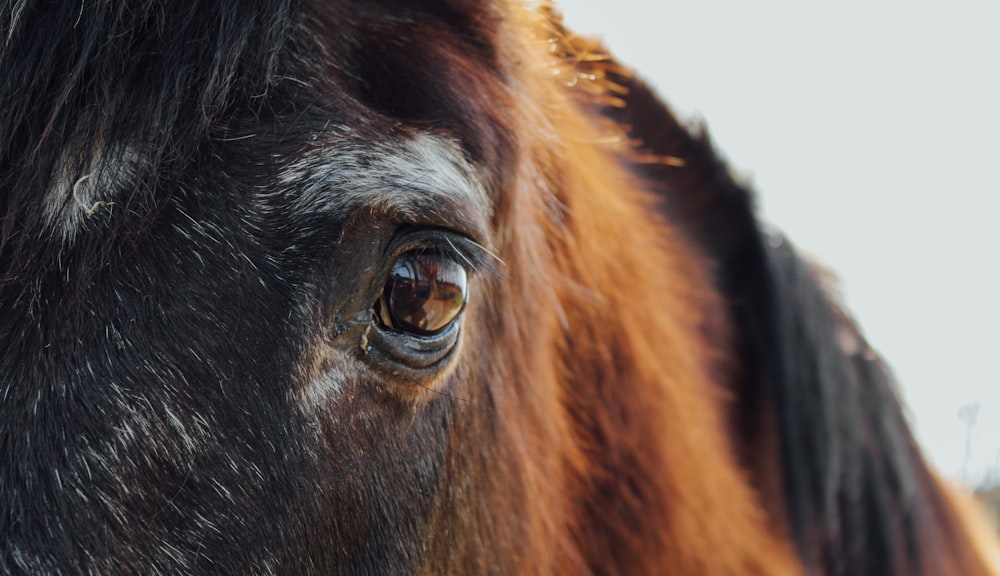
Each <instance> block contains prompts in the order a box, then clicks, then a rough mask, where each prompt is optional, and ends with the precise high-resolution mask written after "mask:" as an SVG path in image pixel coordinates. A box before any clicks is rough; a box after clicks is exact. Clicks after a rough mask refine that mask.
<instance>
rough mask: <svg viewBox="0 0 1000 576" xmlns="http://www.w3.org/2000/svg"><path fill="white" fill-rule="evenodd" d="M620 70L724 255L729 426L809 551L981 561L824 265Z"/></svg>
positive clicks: (712, 255) (695, 220)
mask: <svg viewBox="0 0 1000 576" xmlns="http://www.w3.org/2000/svg"><path fill="white" fill-rule="evenodd" d="M575 41H576V42H577V43H578V44H579V47H578V50H584V51H587V52H589V53H591V54H601V53H604V52H603V50H602V49H601V47H600V46H598V45H595V44H593V43H590V42H588V41H585V40H581V39H576V40H575ZM596 60H597V61H598V62H599V63H600V62H602V60H601V59H599V58H598V59H596ZM609 61H610V60H609ZM612 62H613V61H612ZM598 66H601V67H603V66H605V65H604V64H603V63H600V64H598ZM610 76H611V78H612V82H613V83H614V84H615V85H617V86H619V87H620V88H621V89H620V90H619V91H618V92H620V95H619V96H618V98H619V99H620V102H615V103H613V104H612V105H607V104H606V103H605V104H604V105H601V106H599V107H598V112H599V113H600V114H602V115H604V116H606V117H608V118H611V119H613V120H614V122H616V123H617V124H619V125H621V126H623V127H625V129H626V131H627V133H628V135H629V138H631V139H632V140H633V142H634V143H635V145H636V146H637V150H636V154H634V155H633V158H632V159H631V160H630V162H631V164H632V166H633V169H634V170H635V171H636V172H637V173H639V174H641V175H642V176H643V177H644V178H645V181H646V185H647V186H648V187H649V188H650V189H652V190H654V191H656V193H657V195H658V197H659V198H660V200H661V202H662V204H661V209H662V210H663V213H664V214H665V215H666V216H667V217H668V218H669V219H670V221H671V222H672V223H673V224H674V225H675V226H676V227H678V228H679V229H680V230H683V231H684V232H685V233H686V235H687V236H688V237H689V238H691V239H692V241H693V242H692V243H693V244H694V245H695V246H697V247H698V249H699V250H700V251H701V252H702V253H703V254H704V255H705V257H707V258H708V259H709V260H710V261H711V262H713V263H714V266H712V269H713V271H714V274H713V280H714V284H715V285H716V287H717V288H718V289H719V290H720V292H721V293H722V294H723V295H724V297H725V301H726V303H727V306H728V309H729V310H728V313H729V315H730V316H731V317H732V319H733V322H734V323H735V326H736V338H735V346H734V349H735V351H736V354H737V357H738V362H737V364H738V365H739V366H740V367H741V370H740V371H739V372H738V373H737V374H735V378H734V379H733V383H732V384H731V386H732V389H731V392H732V394H733V402H732V410H733V413H732V414H731V419H732V422H731V426H732V430H733V431H734V432H735V435H736V437H737V446H738V449H740V450H741V451H742V454H741V457H742V459H743V462H742V464H743V466H744V467H745V468H746V469H748V470H750V471H752V472H753V473H754V475H755V478H754V481H755V483H756V484H757V487H758V489H761V490H764V491H765V492H766V491H767V489H768V488H769V487H768V486H767V484H769V483H771V484H775V485H776V486H778V487H780V490H781V493H780V495H771V497H772V498H773V499H774V500H777V498H776V497H775V496H778V497H780V500H781V503H780V505H778V506H777V508H778V510H782V509H783V512H784V513H785V514H786V515H787V517H786V518H780V519H779V522H780V523H785V522H787V531H788V533H789V535H790V536H791V537H792V538H793V539H794V541H795V544H796V548H797V550H798V552H799V555H800V557H801V558H802V560H803V563H804V565H805V566H806V567H807V568H808V569H809V570H810V571H813V570H819V573H824V574H897V573H914V574H916V573H921V574H939V573H949V574H951V573H955V574H958V573H961V574H975V573H980V572H981V571H982V570H984V568H983V567H982V565H980V564H979V562H980V561H979V560H978V559H976V558H975V557H974V553H973V550H974V548H970V546H969V541H970V538H971V539H974V538H973V536H974V535H973V534H971V533H970V532H969V531H968V528H967V527H966V526H965V525H964V522H963V519H962V518H961V517H960V516H959V515H958V513H957V512H956V511H955V509H953V508H952V504H951V502H950V500H951V498H950V496H949V494H948V492H947V488H942V485H941V483H940V481H939V480H938V479H937V477H936V476H935V475H934V473H933V472H932V471H931V470H930V469H929V467H928V465H927V463H926V461H925V460H924V458H923V456H922V455H921V454H920V451H919V448H918V447H917V445H916V443H915V441H914V438H913V435H912V434H911V432H910V430H909V427H908V425H907V422H906V418H905V416H904V413H903V409H902V403H901V401H900V399H899V396H898V392H897V384H896V382H895V380H894V378H893V376H892V374H891V371H890V370H889V368H888V367H887V366H886V364H885V363H884V362H883V360H882V359H881V358H880V357H879V356H878V354H877V353H876V352H875V351H874V350H873V349H872V348H871V346H870V345H869V344H868V342H867V341H866V340H865V338H864V337H863V336H862V335H861V333H860V330H859V329H858V327H857V325H856V324H855V322H854V321H853V320H852V319H851V318H850V317H849V316H848V315H847V313H846V312H844V310H843V309H842V308H841V307H840V305H839V304H838V303H837V299H836V296H837V295H836V293H835V286H834V285H833V282H834V280H833V279H832V278H831V277H830V275H829V273H827V272H826V271H825V270H823V269H822V268H820V267H819V266H817V265H814V264H812V263H810V262H809V261H808V260H806V259H805V258H804V257H803V256H802V255H801V254H800V253H799V252H798V251H797V250H796V249H795V248H794V247H793V246H792V245H791V244H790V243H789V242H788V240H786V239H785V238H784V237H783V236H782V235H781V234H780V233H779V232H777V231H774V230H771V229H769V228H768V227H767V226H766V225H765V224H763V223H762V222H761V221H760V220H759V219H758V218H757V216H756V210H755V202H754V195H753V193H752V191H751V190H750V189H749V188H748V187H747V186H746V185H744V184H741V183H739V182H737V181H736V180H735V179H734V177H733V175H732V172H731V171H730V170H729V168H728V166H727V165H726V163H725V162H724V161H723V160H722V159H721V158H720V156H719V154H718V153H717V152H716V151H715V149H714V147H713V146H712V143H711V142H710V140H709V138H708V136H707V134H706V131H705V129H704V128H703V127H701V126H694V127H693V128H685V127H684V126H682V125H681V124H680V123H679V122H678V121H677V119H676V118H675V116H674V115H673V114H672V113H671V112H670V110H669V109H668V108H667V107H666V105H664V104H663V101H662V100H661V99H660V98H659V97H658V96H657V95H656V94H655V93H654V92H653V91H652V90H651V89H650V88H649V87H648V86H647V85H646V84H645V83H644V82H643V81H642V80H640V79H639V78H637V77H635V76H634V75H632V74H631V73H629V72H628V71H627V70H626V71H624V72H623V71H622V69H621V67H619V66H617V65H613V66H612V67H611V72H610ZM650 158H653V159H655V158H664V159H672V158H676V159H679V160H680V162H657V161H650ZM677 164H681V166H680V167H678V166H677ZM768 418H776V425H777V430H776V431H777V438H778V439H779V442H780V455H781V478H780V481H778V482H777V483H775V482H774V481H773V479H772V480H768V479H766V472H763V471H762V470H761V464H760V462H759V459H760V458H761V457H762V454H763V453H765V452H766V450H767V448H766V447H765V446H764V443H766V442H768V441H769V440H768V439H767V438H765V437H763V433H762V431H763V430H767V428H768V424H767V422H766V421H765V420H766V419H768ZM770 441H773V438H772V439H771V440H770ZM771 488H774V486H771ZM765 498H767V494H765ZM772 513H774V511H773V510H772Z"/></svg>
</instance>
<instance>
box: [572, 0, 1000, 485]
mask: <svg viewBox="0 0 1000 576" xmlns="http://www.w3.org/2000/svg"><path fill="white" fill-rule="evenodd" d="M557 2H558V3H559V5H560V6H561V7H562V9H563V12H564V14H565V16H566V20H567V22H568V24H569V25H570V26H571V27H572V28H574V29H575V30H577V31H578V32H581V33H587V34H588V35H597V36H600V37H602V38H603V39H604V40H605V41H606V43H607V44H608V45H609V46H610V48H611V50H612V52H613V53H614V54H616V55H617V56H618V58H619V59H620V60H622V61H623V62H624V63H626V64H628V65H630V66H631V67H633V68H635V69H636V70H638V71H639V72H640V74H641V75H643V76H644V77H645V78H646V79H647V80H648V81H650V82H651V83H652V84H653V85H655V86H656V87H657V88H658V90H659V91H660V93H661V94H662V95H663V96H665V98H666V99H667V101H668V102H669V103H670V104H671V105H672V106H673V108H674V110H675V111H677V112H679V113H680V114H681V115H682V116H683V117H687V118H698V117H700V118H704V119H705V120H706V121H707V123H708V127H709V129H710V131H711V133H712V135H713V137H714V140H715V142H716V144H717V145H718V146H719V147H720V148H721V150H722V151H723V152H724V153H725V154H726V156H727V157H728V158H729V159H730V161H731V162H732V164H733V165H734V166H735V167H737V168H738V169H739V170H740V171H741V172H742V173H745V174H748V175H749V176H751V177H752V180H753V182H754V183H755V186H756V188H757V190H758V191H759V193H760V198H761V204H762V207H763V210H764V215H765V217H766V218H767V219H768V220H770V221H771V222H773V223H775V224H776V225H777V226H778V227H780V228H782V229H783V230H785V231H786V232H787V233H788V235H789V236H790V237H791V238H792V240H793V241H794V242H796V243H797V244H798V245H799V246H800V247H801V248H802V249H804V250H806V251H808V252H809V253H811V254H813V255H816V256H818V257H819V258H820V259H821V260H822V261H824V262H826V263H827V264H828V265H830V266H831V267H833V268H834V269H835V270H836V271H837V272H838V273H839V275H840V277H841V279H842V287H843V291H844V293H845V295H846V300H847V304H848V306H849V307H850V308H851V310H852V311H853V312H854V314H855V315H856V316H857V318H858V319H859V321H860V322H861V324H862V327H863V329H864V331H865V333H866V334H867V336H868V338H869V340H871V342H872V343H873V344H874V346H875V347H876V348H877V349H878V350H879V351H881V352H882V353H883V354H884V356H885V357H886V358H887V359H888V360H889V363H890V364H891V365H892V366H893V368H894V370H895V372H896V374H897V376H898V378H899V380H900V382H901V386H902V391H903V395H904V398H905V401H906V403H907V405H908V407H909V413H910V421H911V424H912V425H913V427H914V428H915V430H916V433H917V436H918V438H919V439H920V441H921V443H922V444H923V446H924V447H925V451H926V452H927V453H928V454H929V455H930V457H931V460H932V461H934V462H935V463H936V464H937V465H938V467H939V468H940V469H941V470H942V471H943V472H944V473H945V474H946V475H947V476H950V477H952V478H956V479H959V480H964V481H966V482H969V483H975V482H978V481H981V480H982V479H983V477H984V476H985V475H986V474H987V473H988V471H989V470H991V469H994V470H995V469H997V468H998V467H1000V361H998V358H997V357H998V356H1000V257H998V251H1000V250H998V249H1000V225H998V213H1000V2H997V1H996V0H980V1H972V0H954V1H949V2H943V1H934V2H929V1H926V0H916V1H903V0H884V1H881V0H869V1H861V0H848V1H841V2H835V3H831V2H826V3H818V2H802V1H797V2H793V1H791V0H785V1H780V0H756V1H754V2H746V1H740V0H697V1H693V2H680V1H667V0H660V1H650V0H615V1H614V2H609V1H599V0H557ZM977 403H978V405H979V409H978V419H977V425H976V426H975V429H974V434H973V435H972V436H971V445H970V446H971V450H967V449H966V441H967V431H968V427H967V425H966V423H965V422H963V419H962V418H961V417H960V411H962V409H963V407H967V406H970V405H975V404H977ZM968 412H970V410H968V409H967V410H966V413H968Z"/></svg>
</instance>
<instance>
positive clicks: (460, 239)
mask: <svg viewBox="0 0 1000 576" xmlns="http://www.w3.org/2000/svg"><path fill="white" fill-rule="evenodd" d="M398 236H399V234H398V233H397V238H395V239H394V240H393V241H392V243H391V244H390V246H389V254H388V259H389V260H391V261H395V260H396V259H398V258H399V257H400V256H402V255H403V254H405V253H407V252H410V251H413V250H419V249H421V248H424V249H431V250H435V251H439V252H441V253H442V254H443V255H445V256H446V257H452V258H453V259H454V260H455V262H456V263H458V264H461V265H462V266H463V267H465V268H467V269H469V270H470V271H472V272H475V273H478V274H482V275H485V276H487V277H494V276H496V275H498V274H500V272H501V270H502V267H503V266H504V265H505V263H504V262H503V260H502V259H501V258H500V257H499V256H497V255H496V254H495V253H494V252H493V251H491V250H489V249H488V248H486V247H485V246H483V245H482V244H480V243H478V242H476V241H475V240H473V239H472V238H469V237H468V236H466V235H464V234H462V233H460V232H455V231H452V230H447V229H441V228H419V229H416V230H414V231H413V232H409V233H404V235H403V236H402V237H398Z"/></svg>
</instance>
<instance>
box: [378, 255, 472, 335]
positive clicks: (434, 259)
mask: <svg viewBox="0 0 1000 576" xmlns="http://www.w3.org/2000/svg"><path fill="white" fill-rule="evenodd" d="M468 288H469V285H468V277H467V274H466V271H465V268H463V267H462V266H461V265H459V264H458V263H456V262H454V261H453V260H451V259H449V258H444V257H442V256H440V255H438V254H434V253H423V254H404V255H403V256H401V257H400V258H399V260H397V261H396V263H395V264H394V265H393V267H392V272H390V273H389V278H388V279H387V280H386V283H385V288H384V289H383V290H382V298H381V299H380V301H379V307H380V316H381V320H382V323H383V324H385V325H387V326H389V327H392V328H395V329H396V330H401V331H403V332H411V333H414V334H418V335H428V334H434V333H435V332H440V331H441V330H444V329H445V328H447V327H448V326H449V325H450V324H451V323H452V322H454V321H455V319H456V318H458V315H459V314H460V313H461V312H462V308H464V307H465V300H466V297H467V296H468Z"/></svg>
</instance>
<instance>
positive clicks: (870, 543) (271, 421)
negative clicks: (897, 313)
mask: <svg viewBox="0 0 1000 576" xmlns="http://www.w3.org/2000/svg"><path fill="white" fill-rule="evenodd" d="M0 78H2V80H3V81H2V88H0V350H2V356H0V458H2V460H0V573H3V574H12V575H13V574H84V573H87V574H231V573H249V574H418V573H419V574H713V575H723V574H727V575H728V574H815V575H820V574H823V575H839V574H851V575H854V574H858V575H864V574H871V575H875V574H878V575H885V574H926V575H930V574H956V575H957V574H961V575H968V576H972V575H985V574H1000V570H998V568H997V567H998V565H1000V562H998V555H997V547H996V539H995V538H994V536H993V533H992V532H991V531H990V528H989V527H988V526H987V524H986V523H985V522H984V520H983V519H982V517H981V516H980V514H979V512H978V511H977V509H976V506H975V505H974V504H973V503H972V501H971V500H970V499H969V497H968V496H966V495H965V494H963V493H962V492H961V491H960V490H959V489H957V488H955V487H953V486H952V485H950V484H949V483H948V482H947V481H946V480H944V479H942V478H941V477H940V476H939V475H938V474H937V473H936V472H935V471H934V470H933V469H932V468H931V467H930V466H929V465H928V463H927V461H926V460H925V459H924V457H923V456H922V455H921V453H920V450H919V448H918V446H917V444H916V443H915V441H914V439H913V437H912V435H911V433H910V431H909V430H908V428H907V423H906V419H905V417H904V412H903V408H902V404H901V400H900V398H899V397H898V393H897V391H896V387H895V382H894V380H893V377H892V375H891V372H890V370H889V369H888V367H887V366H886V364H885V363H884V362H883V361H882V360H881V359H880V358H879V357H878V355H877V354H876V353H875V352H874V351H873V350H872V348H871V347H870V345H869V344H868V342H867V341H866V340H865V338H864V337H863V335H862V334H861V333H860V330H859V329H858V327H857V325H856V324H855V323H854V321H853V320H852V319H851V317H850V316H849V314H848V313H847V312H846V311H845V310H844V309H843V307H842V306H841V305H840V304H839V303H838V301H837V298H836V295H835V290H834V288H833V284H834V281H833V280H832V278H831V277H830V275H829V274H828V273H826V272H824V271H823V269H822V268H821V267H820V266H818V265H817V264H815V263H812V262H810V261H809V260H808V259H806V258H804V257H803V256H802V255H801V254H800V253H799V252H798V251H797V250H796V249H795V248H794V246H793V245H792V244H790V242H789V241H788V240H787V239H786V238H785V237H783V236H782V235H781V233H780V232H778V231H776V230H774V229H772V228H769V227H768V226H766V225H765V224H763V223H762V222H761V221H760V219H759V218H758V216H757V214H756V212H755V209H754V199H753V192H752V191H751V190H750V189H749V188H748V186H746V185H745V184H743V183H741V182H740V181H739V180H738V179H737V178H734V177H733V175H732V174H731V173H730V171H729V169H728V168H727V166H726V164H725V163H724V162H723V161H722V160H721V159H720V158H719V156H718V155H717V154H716V153H715V151H714V148H713V145H712V143H711V141H710V139H709V137H708V136H707V134H706V131H705V130H704V128H702V127H700V126H685V125H684V124H682V123H681V122H680V121H679V120H678V119H677V118H676V117H675V116H674V114H673V113H672V112H671V111H670V110H669V109H668V108H667V107H666V106H665V105H664V104H663V102H662V100H660V98H659V97H658V96H657V95H656V94H655V93H654V92H653V91H652V90H651V89H650V88H649V87H648V86H647V85H646V84H644V83H643V81H642V80H641V78H640V77H639V76H638V75H636V74H635V73H634V72H633V71H632V70H630V69H629V68H628V67H627V66H625V65H624V64H622V63H620V62H618V61H616V60H615V59H614V58H613V57H612V56H611V55H610V54H609V52H608V51H607V50H606V49H605V48H604V47H603V46H601V45H600V44H599V43H598V42H596V41H593V40H588V39H586V38H582V37H579V36H577V35H575V34H573V33H572V31H570V30H569V29H567V28H566V27H565V26H564V25H563V23H562V21H561V18H560V16H559V14H558V12H557V9H556V8H554V7H553V6H552V5H551V4H550V3H548V2H546V1H524V0H407V1H401V0H326V1H320V0H254V1H253V2H241V3H226V2H214V1H208V0H185V1H184V2H179V1H173V0H133V1H130V2H111V1H106V0H99V1H89V2H85V1H82V0H81V1H79V2H76V1H69V0H13V1H11V2H8V3H6V4H5V6H4V7H3V8H0Z"/></svg>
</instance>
